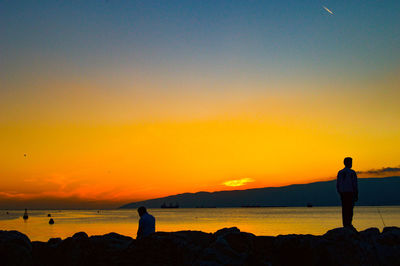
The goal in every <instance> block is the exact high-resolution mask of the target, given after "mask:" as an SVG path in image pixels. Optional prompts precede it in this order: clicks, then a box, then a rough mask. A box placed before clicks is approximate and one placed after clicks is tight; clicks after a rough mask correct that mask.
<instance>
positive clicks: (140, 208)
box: [137, 206, 147, 217]
mask: <svg viewBox="0 0 400 266" xmlns="http://www.w3.org/2000/svg"><path fill="white" fill-rule="evenodd" d="M137 211H138V213H139V216H140V217H142V216H143V214H145V213H147V210H146V207H144V206H141V207H139V208H138V209H137Z"/></svg>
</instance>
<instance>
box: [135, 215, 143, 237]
mask: <svg viewBox="0 0 400 266" xmlns="http://www.w3.org/2000/svg"><path fill="white" fill-rule="evenodd" d="M142 235H143V221H142V219H139V228H138V230H137V235H136V239H139V238H141V237H142Z"/></svg>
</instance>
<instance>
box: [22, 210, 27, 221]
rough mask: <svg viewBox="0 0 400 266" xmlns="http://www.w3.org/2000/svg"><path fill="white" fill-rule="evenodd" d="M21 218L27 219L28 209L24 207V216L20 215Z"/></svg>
mask: <svg viewBox="0 0 400 266" xmlns="http://www.w3.org/2000/svg"><path fill="white" fill-rule="evenodd" d="M22 218H23V219H24V220H28V218H29V216H28V210H27V209H25V213H24V216H22Z"/></svg>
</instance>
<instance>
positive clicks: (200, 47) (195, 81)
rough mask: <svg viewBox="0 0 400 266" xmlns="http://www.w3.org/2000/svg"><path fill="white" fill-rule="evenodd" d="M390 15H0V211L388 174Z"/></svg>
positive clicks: (95, 10) (395, 63)
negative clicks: (346, 163) (346, 170)
mask: <svg viewBox="0 0 400 266" xmlns="http://www.w3.org/2000/svg"><path fill="white" fill-rule="evenodd" d="M399 12H400V2H399V1H397V0H392V1H391V0H387V1H381V0H379V1H378V0H377V1H368V0H363V1H333V0H331V1H318V0H305V1H295V0H291V1H289V0H283V1H265V0H264V1H244V0H243V1H232V0H231V1H215V0H213V1H207V0H203V1H173V0H171V1H152V0H146V1H113V0H108V1H4V0H0V147H1V149H0V180H1V181H0V208H24V207H29V208H113V207H118V206H120V205H122V204H125V203H128V202H133V201H138V200H144V199H150V198H155V197H163V196H168V195H172V194H178V193H184V192H197V191H219V190H231V189H248V188H257V187H267V186H283V185H289V184H298V183H308V182H314V181H321V180H331V179H333V178H335V176H336V174H337V171H338V170H340V169H341V168H342V167H343V163H342V162H343V158H344V157H346V156H351V157H353V159H354V162H353V166H354V167H353V168H354V169H355V170H357V171H359V176H361V177H372V176H385V175H386V176H388V175H396V174H399V171H398V170H400V169H399V168H400V149H399V147H400V138H399V136H400V123H399V121H400V104H399V99H400V89H399V88H400V16H399ZM388 169H389V170H388ZM390 169H392V170H390Z"/></svg>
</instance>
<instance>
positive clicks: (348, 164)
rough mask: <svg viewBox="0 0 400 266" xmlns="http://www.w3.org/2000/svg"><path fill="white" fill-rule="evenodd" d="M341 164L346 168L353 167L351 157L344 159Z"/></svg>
mask: <svg viewBox="0 0 400 266" xmlns="http://www.w3.org/2000/svg"><path fill="white" fill-rule="evenodd" d="M343 163H344V166H346V167H347V168H351V167H352V166H353V159H352V158H351V157H346V158H344V161H343Z"/></svg>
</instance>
